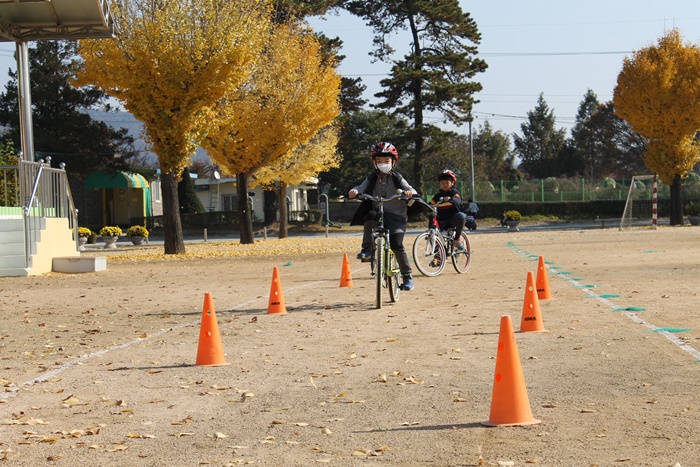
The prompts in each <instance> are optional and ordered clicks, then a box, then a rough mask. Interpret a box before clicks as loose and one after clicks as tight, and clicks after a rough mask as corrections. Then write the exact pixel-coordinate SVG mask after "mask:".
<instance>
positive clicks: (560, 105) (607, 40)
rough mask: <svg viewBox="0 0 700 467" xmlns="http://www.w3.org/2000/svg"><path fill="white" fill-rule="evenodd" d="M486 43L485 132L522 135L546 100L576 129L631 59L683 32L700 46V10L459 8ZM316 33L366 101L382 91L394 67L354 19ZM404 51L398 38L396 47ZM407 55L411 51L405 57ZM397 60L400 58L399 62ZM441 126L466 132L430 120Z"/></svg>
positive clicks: (495, 2)
mask: <svg viewBox="0 0 700 467" xmlns="http://www.w3.org/2000/svg"><path fill="white" fill-rule="evenodd" d="M460 4H461V6H462V9H463V10H464V11H465V12H469V13H470V14H471V16H472V17H473V18H474V19H475V21H476V23H477V25H478V27H479V31H480V33H481V35H482V40H481V44H480V45H479V55H480V56H481V57H482V58H483V59H484V60H486V62H487V63H488V65H489V68H488V69H487V70H486V72H484V73H481V74H479V75H477V77H476V78H475V80H476V81H479V82H480V83H481V84H482V86H483V91H482V92H481V93H479V94H478V95H477V96H476V98H477V99H478V100H480V103H478V104H477V105H476V106H475V108H474V115H476V117H477V118H476V120H475V123H474V125H475V126H478V125H480V124H482V123H483V121H484V120H485V119H488V120H489V122H490V123H491V125H492V126H493V127H494V128H495V129H497V130H502V131H504V132H506V133H507V134H510V133H514V132H516V133H521V131H520V125H521V124H522V123H523V122H524V121H525V117H526V115H527V112H528V111H531V110H533V109H534V107H535V105H536V103H537V99H538V97H539V95H540V93H543V94H544V98H545V100H546V102H547V104H548V105H549V107H550V108H552V109H553V110H554V114H555V116H556V117H557V127H558V128H567V129H569V128H571V126H572V124H573V122H574V118H575V116H576V112H577V109H578V106H579V104H580V102H581V100H582V99H583V96H584V94H585V93H586V91H587V90H588V89H589V88H590V89H592V90H593V92H595V93H596V94H597V96H598V99H599V100H600V101H601V102H605V101H609V100H611V99H612V93H613V89H614V87H615V82H616V80H617V75H618V73H619V72H620V69H621V67H622V61H623V58H624V57H625V55H631V52H632V51H635V50H638V49H640V48H643V47H646V46H649V45H653V44H655V43H656V42H657V40H658V38H659V37H661V36H662V35H663V34H664V31H665V30H667V29H670V28H673V27H677V28H678V29H679V30H680V31H681V34H682V35H683V37H684V38H685V40H686V41H688V42H692V43H696V44H697V43H700V3H698V2H697V1H696V0H695V1H690V0H684V1H680V0H666V1H665V2H659V1H648V0H642V1H640V0H637V1H633V0H607V1H600V0H589V1H586V2H581V1H566V0H563V1H562V0H557V1H555V0H532V1H528V2H524V1H515V0H509V1H505V0H479V1H465V0H460ZM311 23H312V26H313V27H314V28H315V29H317V30H321V31H323V32H324V33H326V35H328V36H332V37H335V36H338V37H340V38H341V39H343V41H344V44H345V45H344V48H343V50H342V53H343V54H344V55H346V56H347V58H346V59H345V61H344V62H343V63H342V64H341V68H340V71H341V74H343V75H348V76H361V77H362V80H363V82H364V83H365V85H367V91H366V94H365V98H368V99H370V100H371V99H372V95H373V94H374V93H376V92H378V91H379V90H380V87H379V84H378V83H379V80H380V79H382V78H383V77H385V76H386V73H388V71H389V66H388V65H386V64H383V63H374V64H372V63H371V57H369V56H368V55H367V52H368V51H369V50H371V47H372V31H371V29H369V28H367V27H366V26H365V25H364V23H363V22H362V21H361V20H359V19H356V18H354V17H352V16H350V15H347V14H343V15H341V16H335V17H334V16H329V17H328V19H327V20H325V21H323V20H318V19H314V20H312V21H311ZM391 43H392V45H394V44H395V45H394V48H396V49H397V50H399V45H400V44H401V43H402V40H401V38H399V37H397V38H396V39H395V40H393V41H391ZM403 50H404V51H405V50H407V49H403ZM400 57H401V55H398V56H397V58H400ZM430 121H431V123H434V124H436V125H438V126H441V127H444V128H449V129H452V130H456V131H459V132H464V133H466V132H467V128H466V126H463V127H461V128H455V127H453V126H450V125H446V124H443V123H442V120H441V119H440V118H439V116H437V115H433V116H432V118H431V119H430Z"/></svg>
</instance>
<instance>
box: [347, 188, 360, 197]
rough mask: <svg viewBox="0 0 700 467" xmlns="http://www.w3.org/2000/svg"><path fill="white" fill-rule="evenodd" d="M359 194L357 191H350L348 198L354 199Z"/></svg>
mask: <svg viewBox="0 0 700 467" xmlns="http://www.w3.org/2000/svg"><path fill="white" fill-rule="evenodd" d="M357 193H358V192H357V190H350V191H349V192H348V197H350V199H353V198H355V197H356V196H357Z"/></svg>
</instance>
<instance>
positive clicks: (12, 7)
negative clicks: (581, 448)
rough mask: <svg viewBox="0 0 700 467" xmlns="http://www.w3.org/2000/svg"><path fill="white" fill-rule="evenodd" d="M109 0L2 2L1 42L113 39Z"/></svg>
mask: <svg viewBox="0 0 700 467" xmlns="http://www.w3.org/2000/svg"><path fill="white" fill-rule="evenodd" d="M114 34H115V26H114V20H113V18H112V16H111V15H110V12H109V6H108V4H107V0H0V42H28V41H38V40H72V39H102V38H107V37H114Z"/></svg>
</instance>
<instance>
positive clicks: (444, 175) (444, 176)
mask: <svg viewBox="0 0 700 467" xmlns="http://www.w3.org/2000/svg"><path fill="white" fill-rule="evenodd" d="M437 179H438V182H439V181H440V180H451V181H452V183H457V175H455V173H454V172H453V171H451V170H448V169H445V170H443V171H442V172H440V173H439V174H438V177H437Z"/></svg>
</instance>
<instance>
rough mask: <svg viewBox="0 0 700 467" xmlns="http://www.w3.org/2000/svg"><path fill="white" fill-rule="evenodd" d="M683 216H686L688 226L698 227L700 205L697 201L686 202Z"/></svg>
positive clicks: (699, 223) (699, 222)
mask: <svg viewBox="0 0 700 467" xmlns="http://www.w3.org/2000/svg"><path fill="white" fill-rule="evenodd" d="M684 211H685V215H686V216H688V222H690V225H700V203H699V202H697V201H688V202H687V203H686V205H685V209H684Z"/></svg>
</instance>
